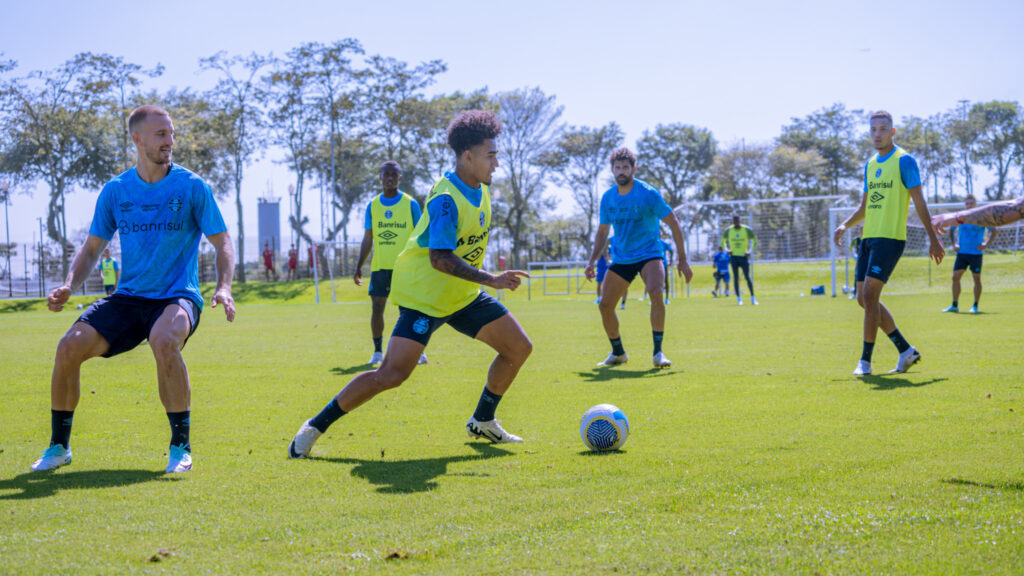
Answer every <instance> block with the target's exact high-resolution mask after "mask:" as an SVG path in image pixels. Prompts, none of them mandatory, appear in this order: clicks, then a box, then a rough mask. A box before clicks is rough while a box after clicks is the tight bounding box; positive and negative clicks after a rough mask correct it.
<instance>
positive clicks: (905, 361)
mask: <svg viewBox="0 0 1024 576" xmlns="http://www.w3.org/2000/svg"><path fill="white" fill-rule="evenodd" d="M920 361H921V353H920V352H918V351H917V348H914V347H913V346H911V347H910V348H907V351H906V352H904V353H902V354H900V359H899V361H897V362H896V368H894V369H892V370H890V371H889V374H903V373H904V372H906V371H907V370H909V369H910V367H911V366H913V365H914V364H917V363H918V362H920Z"/></svg>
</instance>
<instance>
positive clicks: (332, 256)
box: [313, 241, 362, 304]
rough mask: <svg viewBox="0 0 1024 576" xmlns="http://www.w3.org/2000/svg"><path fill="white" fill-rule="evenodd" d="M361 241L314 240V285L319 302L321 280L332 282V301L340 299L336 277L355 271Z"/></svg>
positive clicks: (318, 301)
mask: <svg viewBox="0 0 1024 576" xmlns="http://www.w3.org/2000/svg"><path fill="white" fill-rule="evenodd" d="M361 245H362V243H361V242H340V241H339V242H324V241H314V242H313V286H314V293H315V297H314V300H315V302H316V303H317V304H319V303H320V281H321V280H325V281H329V282H330V284H331V302H337V301H338V292H337V287H336V286H335V278H336V277H341V276H344V275H347V274H352V273H354V272H355V268H356V264H358V259H359V248H360V246H361Z"/></svg>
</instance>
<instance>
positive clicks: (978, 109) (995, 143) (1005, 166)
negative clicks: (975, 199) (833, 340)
mask: <svg viewBox="0 0 1024 576" xmlns="http://www.w3.org/2000/svg"><path fill="white" fill-rule="evenodd" d="M970 116H971V118H972V119H974V121H975V123H976V125H977V126H978V129H979V130H978V142H977V146H976V148H975V158H976V159H977V160H978V161H980V162H981V163H982V164H983V165H984V166H986V167H988V168H990V169H991V170H992V171H993V172H995V175H996V184H995V186H994V187H992V188H989V189H986V190H985V196H986V197H987V198H988V199H989V200H1002V199H1003V198H1004V197H1005V196H1006V192H1007V179H1008V177H1009V173H1010V166H1011V164H1012V161H1013V154H1014V152H1015V141H1014V138H1015V132H1016V131H1017V130H1018V129H1019V128H1020V126H1021V108H1020V106H1019V105H1018V104H1017V103H1016V102H1001V101H998V100H994V101H992V102H978V103H977V104H975V105H974V106H972V107H971V112H970Z"/></svg>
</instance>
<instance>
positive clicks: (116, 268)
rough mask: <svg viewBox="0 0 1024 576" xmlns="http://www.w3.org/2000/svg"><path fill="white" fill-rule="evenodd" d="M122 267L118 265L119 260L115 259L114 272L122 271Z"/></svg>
mask: <svg viewBox="0 0 1024 576" xmlns="http://www.w3.org/2000/svg"><path fill="white" fill-rule="evenodd" d="M120 271H121V267H120V266H118V265H117V260H114V272H120Z"/></svg>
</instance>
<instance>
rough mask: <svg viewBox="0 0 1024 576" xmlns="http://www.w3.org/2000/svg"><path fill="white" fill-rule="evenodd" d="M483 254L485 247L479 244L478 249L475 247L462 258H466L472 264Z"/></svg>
mask: <svg viewBox="0 0 1024 576" xmlns="http://www.w3.org/2000/svg"><path fill="white" fill-rule="evenodd" d="M483 255H484V249H483V248H481V247H480V246H477V247H476V249H474V250H473V251H472V252H470V253H469V254H466V255H465V256H463V257H462V259H463V260H465V261H466V262H469V263H470V264H472V263H473V262H476V261H477V260H479V259H480V257H481V256H483Z"/></svg>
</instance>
